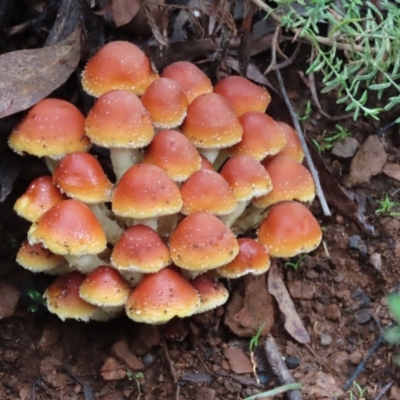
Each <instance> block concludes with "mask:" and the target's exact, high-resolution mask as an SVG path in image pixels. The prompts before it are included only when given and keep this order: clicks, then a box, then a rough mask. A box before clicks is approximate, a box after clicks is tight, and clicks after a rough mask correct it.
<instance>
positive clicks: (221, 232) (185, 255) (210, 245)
mask: <svg viewBox="0 0 400 400" xmlns="http://www.w3.org/2000/svg"><path fill="white" fill-rule="evenodd" d="M169 248H170V252H171V258H172V261H173V262H174V264H175V265H177V266H178V267H180V268H182V269H184V270H189V271H194V272H196V273H197V274H201V273H204V272H206V271H207V270H210V269H214V268H217V267H220V266H222V265H225V264H227V263H229V262H230V261H232V260H233V259H234V258H235V257H236V255H237V253H238V252H239V245H238V242H237V240H236V238H235V235H234V234H233V233H232V232H231V231H230V230H229V228H228V227H227V226H226V225H225V224H224V223H223V222H222V221H221V220H220V219H218V218H217V217H216V216H214V215H211V214H209V213H205V212H197V213H194V214H190V215H189V216H188V217H186V218H185V219H183V220H182V221H181V222H179V224H178V225H177V227H176V228H175V229H174V231H173V232H172V234H171V236H170V239H169Z"/></svg>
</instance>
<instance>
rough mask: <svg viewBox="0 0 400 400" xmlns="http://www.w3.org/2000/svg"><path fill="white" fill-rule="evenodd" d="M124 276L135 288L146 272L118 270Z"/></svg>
mask: <svg viewBox="0 0 400 400" xmlns="http://www.w3.org/2000/svg"><path fill="white" fill-rule="evenodd" d="M118 271H119V272H120V274H121V275H122V276H123V278H124V279H125V280H126V281H128V283H129V286H130V287H131V288H134V287H135V286H137V285H138V283H139V282H140V281H141V280H142V279H143V277H144V274H143V273H141V272H137V271H127V270H120V269H119V270H118Z"/></svg>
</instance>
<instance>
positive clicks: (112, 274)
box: [79, 265, 131, 316]
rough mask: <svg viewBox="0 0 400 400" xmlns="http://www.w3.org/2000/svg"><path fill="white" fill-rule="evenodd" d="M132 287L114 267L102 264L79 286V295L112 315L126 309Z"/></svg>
mask: <svg viewBox="0 0 400 400" xmlns="http://www.w3.org/2000/svg"><path fill="white" fill-rule="evenodd" d="M130 292H131V289H130V288H129V285H128V282H127V281H126V280H125V279H124V278H123V277H122V276H121V274H120V273H119V272H118V271H117V270H116V269H115V268H112V267H109V266H107V265H101V266H99V267H97V268H96V269H94V270H93V271H92V272H90V274H89V275H87V276H86V278H85V279H84V280H83V281H82V283H81V285H80V286H79V296H80V297H81V298H82V299H83V300H85V301H86V302H88V303H90V304H93V305H95V306H98V307H100V308H101V309H102V310H103V311H104V312H106V313H107V314H110V315H111V316H113V315H115V314H117V313H118V312H120V311H122V310H123V309H124V306H125V303H126V301H127V299H128V296H129V293H130Z"/></svg>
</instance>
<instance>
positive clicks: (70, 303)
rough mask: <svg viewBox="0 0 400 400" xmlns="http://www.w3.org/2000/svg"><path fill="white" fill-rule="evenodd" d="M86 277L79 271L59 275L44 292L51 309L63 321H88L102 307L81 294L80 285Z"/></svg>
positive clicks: (48, 306)
mask: <svg viewBox="0 0 400 400" xmlns="http://www.w3.org/2000/svg"><path fill="white" fill-rule="evenodd" d="M84 279H85V275H84V274H82V273H80V272H78V271H72V272H69V273H67V274H64V275H61V276H60V277H58V278H57V279H56V280H55V281H54V282H53V283H52V284H51V285H50V286H49V287H48V288H47V289H46V291H45V293H44V297H45V298H46V301H47V308H48V309H49V311H50V312H51V313H53V314H56V315H57V316H58V317H59V318H60V319H61V320H63V321H64V320H65V319H67V318H72V319H78V320H82V321H86V322H87V321H89V320H90V319H93V317H94V316H96V314H98V313H99V311H100V309H99V308H98V307H96V306H95V305H93V304H89V303H87V302H86V301H84V300H83V299H82V298H81V297H80V296H79V287H80V285H81V283H82V282H83V280H84ZM96 319H97V318H96Z"/></svg>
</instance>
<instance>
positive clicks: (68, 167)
mask: <svg viewBox="0 0 400 400" xmlns="http://www.w3.org/2000/svg"><path fill="white" fill-rule="evenodd" d="M53 182H54V183H55V184H56V185H57V186H58V187H59V188H60V189H61V190H62V191H63V192H64V193H66V194H67V195H68V196H69V197H72V198H74V199H77V200H80V201H82V202H84V203H101V202H107V201H110V196H111V190H112V187H113V185H112V183H111V182H110V180H109V179H108V178H107V175H106V174H105V172H104V171H103V168H102V167H101V165H100V163H99V161H98V160H97V158H96V157H95V156H93V155H91V154H89V153H83V152H76V153H70V154H67V155H66V156H65V157H63V158H62V160H61V161H60V163H59V164H58V166H57V167H56V169H55V170H54V173H53Z"/></svg>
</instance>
